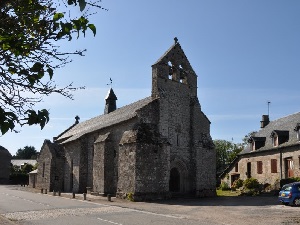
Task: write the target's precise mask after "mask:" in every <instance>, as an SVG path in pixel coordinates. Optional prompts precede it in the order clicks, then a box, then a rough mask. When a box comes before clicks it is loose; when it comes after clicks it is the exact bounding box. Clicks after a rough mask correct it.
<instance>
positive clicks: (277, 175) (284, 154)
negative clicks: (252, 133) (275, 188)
mask: <svg viewBox="0 0 300 225" xmlns="http://www.w3.org/2000/svg"><path fill="white" fill-rule="evenodd" d="M299 156H300V149H299V147H297V146H294V147H287V148H282V149H273V150H267V151H263V152H259V151H257V152H253V153H251V154H245V155H241V156H240V158H239V160H238V162H237V171H236V167H235V165H232V168H231V169H230V170H229V171H228V173H227V174H225V175H224V178H223V179H222V181H223V182H227V183H228V184H229V185H231V184H232V182H233V179H234V176H239V177H240V179H242V180H245V179H247V177H248V170H247V165H248V163H250V164H251V177H253V178H256V179H257V180H258V182H259V183H262V184H271V185H273V184H275V183H278V181H279V180H280V179H281V178H282V179H284V178H287V177H288V175H287V168H286V165H285V164H286V163H285V162H286V159H287V158H292V159H293V164H294V170H293V171H294V177H300V162H299V161H300V160H299ZM272 159H276V160H277V168H276V169H277V171H276V172H274V171H273V173H272V171H271V160H272ZM258 161H261V162H262V173H261V174H260V173H258V168H257V162H258Z"/></svg>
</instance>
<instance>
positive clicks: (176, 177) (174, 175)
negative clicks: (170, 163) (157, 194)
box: [169, 168, 180, 192]
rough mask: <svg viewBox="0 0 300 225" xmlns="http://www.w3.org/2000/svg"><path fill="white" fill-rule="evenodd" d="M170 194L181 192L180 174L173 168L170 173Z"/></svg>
mask: <svg viewBox="0 0 300 225" xmlns="http://www.w3.org/2000/svg"><path fill="white" fill-rule="evenodd" d="M169 189H170V192H180V173H179V171H178V169H177V168H172V169H171V171H170V182H169Z"/></svg>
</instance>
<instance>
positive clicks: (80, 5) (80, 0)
mask: <svg viewBox="0 0 300 225" xmlns="http://www.w3.org/2000/svg"><path fill="white" fill-rule="evenodd" d="M78 2H79V7H80V11H81V12H82V11H83V10H84V9H85V6H86V1H85V0H78Z"/></svg>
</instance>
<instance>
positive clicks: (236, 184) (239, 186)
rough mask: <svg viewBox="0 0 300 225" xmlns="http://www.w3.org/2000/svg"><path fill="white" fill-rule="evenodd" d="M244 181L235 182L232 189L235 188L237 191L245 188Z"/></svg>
mask: <svg viewBox="0 0 300 225" xmlns="http://www.w3.org/2000/svg"><path fill="white" fill-rule="evenodd" d="M243 182H244V181H243V180H242V179H237V180H235V181H234V182H233V184H232V186H231V187H232V188H235V189H237V188H241V187H243Z"/></svg>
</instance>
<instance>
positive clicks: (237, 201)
mask: <svg viewBox="0 0 300 225" xmlns="http://www.w3.org/2000/svg"><path fill="white" fill-rule="evenodd" d="M150 202H151V203H156V204H166V205H181V206H270V205H279V204H280V203H279V202H278V198H277V196H233V197H210V198H176V199H169V200H159V201H149V203H150Z"/></svg>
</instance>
